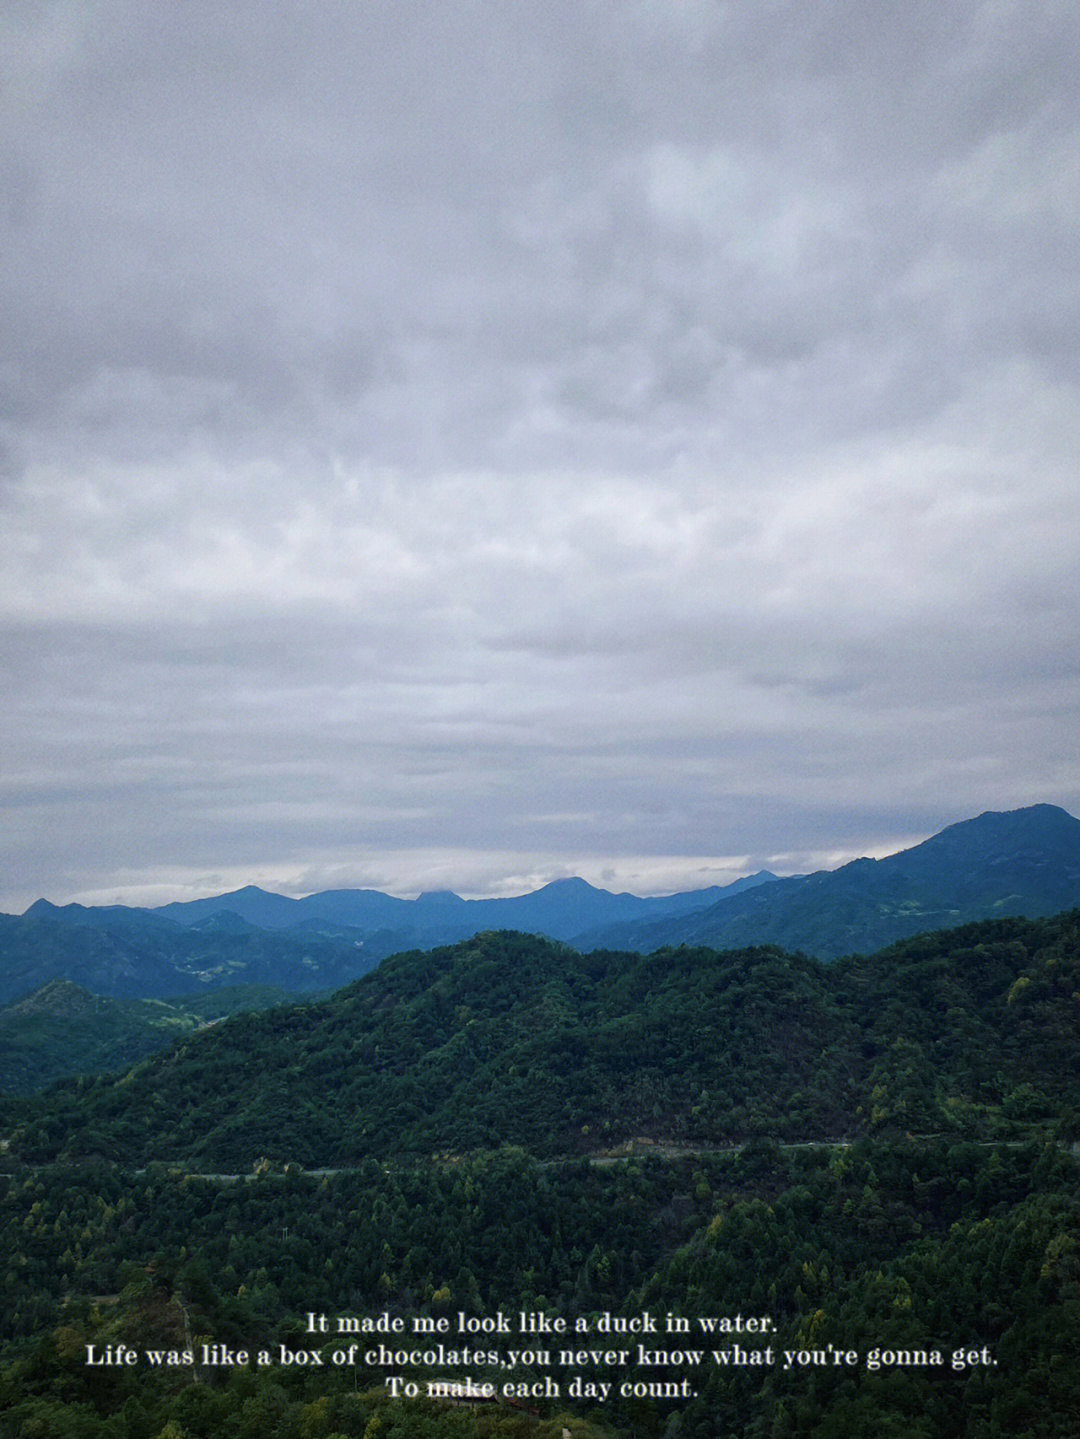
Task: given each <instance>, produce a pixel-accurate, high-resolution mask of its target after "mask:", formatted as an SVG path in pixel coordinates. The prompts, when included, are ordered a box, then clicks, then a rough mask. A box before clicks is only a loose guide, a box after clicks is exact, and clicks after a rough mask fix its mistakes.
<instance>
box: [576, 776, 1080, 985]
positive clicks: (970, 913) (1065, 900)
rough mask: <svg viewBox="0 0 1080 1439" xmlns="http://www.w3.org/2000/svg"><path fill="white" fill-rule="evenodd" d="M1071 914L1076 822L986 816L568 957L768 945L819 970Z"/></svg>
mask: <svg viewBox="0 0 1080 1439" xmlns="http://www.w3.org/2000/svg"><path fill="white" fill-rule="evenodd" d="M1076 905H1080V820H1077V819H1074V818H1073V816H1072V815H1071V814H1069V813H1068V812H1067V811H1066V810H1063V809H1059V808H1058V807H1057V806H1056V805H1050V804H1037V805H1032V806H1030V807H1029V808H1027V809H1019V810H1010V811H1007V812H1004V813H996V812H989V813H986V814H981V815H979V816H978V817H977V818H975V819H968V820H963V821H961V822H960V823H959V824H952V825H949V826H948V828H947V829H944V830H942V831H941V832H940V833H939V834H935V835H933V836H932V837H931V838H930V839H927V840H924V841H923V843H922V844H917V845H915V846H913V848H911V849H906V850H903V851H901V852H900V853H899V854H893V855H889V856H888V857H887V858H886V859H879V860H874V859H856V860H852V862H851V863H850V864H845V865H843V866H842V867H841V868H840V869H835V870H820V871H818V872H817V873H815V874H808V875H802V876H798V877H791V878H787V879H779V880H777V881H776V882H775V883H774V884H770V885H768V886H767V887H765V888H760V889H751V890H749V891H744V892H743V893H741V894H737V895H730V896H727V897H721V898H720V899H718V900H717V901H716V902H715V903H714V904H712V905H709V906H707V907H706V908H704V909H698V910H695V911H694V912H693V913H691V914H688V915H685V916H682V917H681V918H670V917H669V918H665V919H663V920H659V921H654V920H644V921H633V922H630V923H623V924H615V925H607V926H603V927H597V928H594V929H592V930H589V931H588V932H586V933H583V934H581V935H578V936H576V937H575V943H576V944H577V945H578V947H579V948H594V947H601V946H602V947H604V948H614V949H630V950H641V951H645V952H648V951H651V950H654V949H657V948H659V947H660V946H662V945H675V944H707V945H710V946H712V947H714V948H717V949H734V948H739V947H740V946H743V945H748V944H775V945H779V946H781V947H783V948H784V949H789V950H803V951H805V952H806V953H809V954H814V955H817V956H818V957H819V958H821V959H835V958H836V957H837V956H839V955H841V954H853V953H863V954H867V953H872V952H874V951H876V950H878V949H881V948H883V947H884V946H885V945H888V944H894V943H896V942H897V941H899V940H902V939H907V938H910V937H911V936H912V935H915V934H921V933H924V932H926V931H928V930H937V929H947V928H951V927H953V926H955V925H958V924H966V923H970V922H973V921H976V920H983V919H998V918H1001V917H1003V916H1006V915H1023V916H1025V917H1027V918H1029V919H1035V918H1038V917H1041V916H1044V915H1050V914H1057V913H1059V912H1061V911H1062V910H1066V909H1070V908H1072V907H1073V906H1076Z"/></svg>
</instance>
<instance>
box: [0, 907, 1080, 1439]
mask: <svg viewBox="0 0 1080 1439" xmlns="http://www.w3.org/2000/svg"><path fill="white" fill-rule="evenodd" d="M1078 1025H1080V915H1078V914H1076V913H1072V914H1066V915H1062V916H1059V917H1057V918H1054V919H1047V920H1039V921H1024V920H1000V921H993V922H989V923H983V924H979V925H973V926H967V927H964V928H962V929H959V930H953V931H947V932H944V933H940V934H933V935H926V936H921V937H919V938H917V939H914V940H910V941H906V942H904V943H903V944H900V945H897V946H894V947H893V948H892V949H890V950H886V951H883V952H882V953H880V954H878V955H874V956H870V957H852V958H848V959H844V960H841V961H838V962H837V963H835V964H832V965H822V964H821V963H819V962H818V961H815V960H812V959H809V958H807V957H806V956H801V955H791V954H785V953H783V952H781V951H777V950H773V949H748V950H741V951H736V952H732V953H725V954H718V953H716V952H714V951H710V950H704V949H675V950H666V951H660V952H658V953H656V954H653V955H650V956H641V955H637V954H621V953H611V952H599V953H595V954H590V955H580V954H577V953H575V952H574V951H572V950H570V949H567V948H566V947H565V946H561V945H558V944H553V943H551V942H548V941H544V940H539V939H537V938H535V937H529V936H523V935H516V934H488V935H479V936H476V937H475V938H473V939H472V940H469V941H466V942H464V943H462V944H459V945H455V946H453V947H451V948H447V949H444V950H439V951H436V952H434V953H426V954H418V953H411V954H405V955H400V956H395V957H394V958H392V959H391V960H389V961H387V962H386V963H384V964H383V965H382V966H381V967H380V969H379V970H377V971H374V972H373V973H372V974H370V975H367V976H365V977H364V978H363V979H361V980H360V981H359V982H358V983H356V984H354V985H352V986H350V987H349V988H348V989H347V990H344V991H342V992H341V993H340V994H338V995H336V996H334V997H333V998H331V999H329V1000H327V1001H325V1002H320V1003H317V1004H316V1003H309V1004H302V1005H290V1006H287V1007H284V1008H277V1009H273V1010H270V1011H267V1012H265V1013H245V1014H240V1015H236V1016H234V1017H232V1018H229V1019H227V1020H224V1021H222V1022H221V1023H220V1024H216V1025H214V1026H213V1027H211V1028H209V1029H205V1030H201V1031H199V1032H197V1033H193V1034H189V1035H185V1036H184V1037H182V1038H181V1039H180V1041H179V1042H178V1044H177V1045H176V1047H175V1048H174V1049H173V1050H171V1051H170V1052H168V1053H167V1054H165V1055H162V1056H157V1057H154V1058H151V1059H149V1060H146V1061H143V1062H141V1063H139V1064H137V1065H135V1067H134V1068H131V1069H129V1070H128V1071H126V1072H125V1073H123V1074H121V1075H119V1076H117V1077H112V1078H109V1077H93V1076H86V1077H83V1078H81V1079H73V1080H65V1081H63V1082H61V1083H60V1084H59V1085H57V1086H55V1087H54V1088H53V1089H52V1090H51V1091H50V1092H49V1093H47V1094H45V1095H43V1096H40V1097H34V1098H16V1097H12V1098H9V1099H7V1100H6V1101H5V1102H4V1107H3V1117H2V1126H0V1128H2V1134H3V1143H4V1148H3V1152H2V1154H0V1169H2V1173H0V1253H2V1254H3V1256H4V1259H3V1261H2V1263H3V1265H4V1271H5V1273H4V1279H5V1292H6V1296H7V1300H6V1304H5V1308H4V1312H3V1316H2V1319H0V1324H2V1330H0V1415H2V1416H3V1417H2V1418H0V1434H2V1435H4V1436H7V1435H11V1436H12V1439H15V1436H19V1439H22V1436H40V1439H51V1436H57V1439H71V1436H75V1439H79V1436H85V1439H217V1436H230V1435H237V1436H245V1439H246V1436H252V1439H254V1436H260V1439H261V1436H278V1435H280V1436H288V1439H316V1436H326V1439H340V1436H343V1435H344V1436H349V1439H352V1436H356V1439H377V1436H386V1439H397V1436H402V1439H404V1436H406V1435H451V1436H454V1435H460V1436H466V1435H468V1436H471V1435H492V1436H495V1435H508V1436H511V1435H513V1436H517V1435H535V1436H537V1439H565V1436H566V1433H567V1432H568V1433H569V1434H570V1435H571V1436H574V1439H578V1436H581V1439H588V1436H597V1435H606V1434H612V1435H614V1434H618V1435H623V1436H629V1435H636V1436H641V1439H645V1436H654V1435H655V1436H660V1439H683V1436H685V1439H698V1436H700V1439H711V1436H725V1439H726V1436H738V1439H744V1436H745V1439H787V1436H815V1439H833V1436H836V1439H839V1436H845V1439H846V1436H851V1439H862V1436H867V1439H869V1436H875V1439H876V1436H879V1435H883V1434H884V1435H895V1436H904V1439H909V1436H910V1439H952V1436H965V1439H999V1436H1006V1435H1007V1436H1010V1439H1013V1436H1035V1439H1044V1436H1045V1439H1050V1436H1055V1439H1056V1436H1061V1439H1064V1436H1070V1439H1071V1436H1072V1435H1074V1434H1075V1433H1076V1432H1078V1431H1080V1198H1078V1197H1077V1196H1078V1193H1080V1186H1078V1182H1077V1181H1078V1177H1080V1176H1078V1172H1077V1170H1078V1165H1077V1158H1076V1156H1075V1154H1074V1145H1073V1140H1074V1138H1075V1134H1076V1119H1077V1115H1078V1114H1080V1103H1078V1091H1077V1083H1078V1081H1077V1075H1076V1065H1075V1060H1076V1056H1077V1052H1078V1048H1077V1032H1078ZM820 1141H828V1142H820ZM317 1165H323V1166H326V1167H327V1172H324V1173H318V1172H310V1171H311V1170H312V1169H313V1167H314V1166H317ZM230 1170H231V1171H233V1173H232V1174H231V1176H230V1174H229V1173H228V1172H227V1171H230ZM199 1171H203V1172H202V1173H200V1172H199ZM503 1311H505V1312H506V1313H507V1314H511V1313H512V1314H514V1315H517V1314H518V1313H519V1312H521V1311H526V1312H528V1313H539V1314H542V1315H546V1316H548V1318H549V1319H550V1318H551V1317H559V1318H561V1319H563V1320H565V1321H566V1322H567V1323H568V1324H570V1325H574V1324H581V1325H583V1326H584V1327H583V1328H582V1329H580V1330H579V1331H578V1333H579V1334H581V1335H582V1336H583V1337H581V1338H580V1339H578V1340H577V1341H576V1344H575V1346H574V1351H575V1353H576V1357H575V1359H574V1361H573V1362H571V1361H570V1358H569V1355H570V1352H571V1351H567V1350H565V1349H564V1348H563V1347H562V1345H561V1344H560V1343H557V1342H556V1343H553V1342H551V1340H550V1339H544V1340H538V1341H535V1342H536V1344H537V1345H540V1344H541V1343H542V1344H543V1345H544V1352H545V1353H546V1354H547V1355H548V1360H547V1362H545V1363H544V1364H542V1365H540V1366H537V1365H536V1364H535V1363H529V1362H527V1361H524V1360H519V1361H508V1360H507V1358H506V1354H507V1348H506V1346H507V1345H508V1344H514V1343H517V1342H518V1341H515V1340H513V1339H510V1340H500V1341H499V1344H500V1346H501V1347H500V1348H499V1349H497V1350H496V1349H494V1348H492V1347H490V1346H482V1347H481V1348H480V1349H479V1350H476V1349H474V1351H473V1352H474V1354H479V1356H480V1357H479V1358H470V1360H469V1361H462V1362H460V1363H455V1362H453V1359H452V1360H451V1361H447V1362H445V1363H444V1362H439V1361H441V1359H442V1355H441V1354H440V1355H439V1356H436V1355H435V1353H434V1352H433V1351H431V1350H430V1346H429V1347H428V1348H426V1349H425V1350H424V1352H423V1354H420V1355H419V1356H414V1357H417V1358H418V1362H416V1363H410V1365H409V1366H408V1367H407V1368H406V1369H405V1372H406V1374H407V1375H408V1377H409V1378H410V1379H412V1380H415V1381H417V1382H418V1383H421V1384H422V1383H423V1382H424V1381H425V1380H426V1379H437V1380H440V1381H445V1380H446V1379H447V1376H448V1375H449V1376H450V1378H451V1379H454V1380H456V1381H464V1380H465V1379H467V1380H468V1381H469V1382H470V1383H473V1384H476V1385H483V1384H485V1383H490V1384H492V1385H494V1386H495V1389H496V1397H495V1399H493V1400H491V1401H488V1400H486V1399H485V1400H478V1401H475V1402H468V1403H455V1402H451V1401H450V1400H448V1399H447V1398H445V1397H443V1398H432V1397H427V1398H425V1397H424V1390H423V1388H421V1391H420V1396H419V1397H417V1398H415V1399H413V1398H405V1397H397V1398H394V1397H392V1396H391V1393H390V1390H389V1388H388V1385H387V1379H388V1377H390V1375H391V1367H390V1366H388V1365H387V1364H386V1363H382V1362H376V1361H377V1358H378V1356H377V1355H376V1353H375V1351H374V1350H370V1349H369V1347H368V1345H367V1344H361V1345H359V1346H358V1348H357V1351H356V1353H355V1355H354V1356H353V1358H352V1359H351V1361H350V1362H349V1363H342V1364H338V1363H336V1362H335V1360H334V1357H333V1356H334V1353H335V1352H336V1353H340V1352H341V1350H340V1348H337V1347H336V1346H338V1345H339V1344H340V1341H338V1340H336V1339H334V1338H333V1337H332V1334H324V1333H322V1332H314V1331H313V1329H312V1325H311V1319H310V1318H309V1316H314V1315H315V1314H319V1315H327V1316H330V1317H331V1324H332V1323H333V1317H334V1316H340V1315H350V1316H363V1315H367V1316H379V1315H381V1316H383V1318H384V1321H385V1323H386V1324H388V1325H390V1324H393V1323H394V1322H395V1321H397V1322H399V1323H400V1324H402V1325H403V1326H409V1325H412V1324H413V1323H414V1322H415V1321H417V1320H418V1318H419V1319H420V1320H422V1321H423V1323H425V1324H429V1325H431V1326H437V1325H438V1324H440V1323H442V1324H443V1325H445V1326H452V1328H451V1332H455V1333H456V1326H457V1325H458V1324H459V1322H460V1320H459V1316H465V1317H466V1318H467V1319H469V1320H474V1319H475V1320H476V1321H477V1322H478V1323H479V1322H480V1321H482V1320H486V1321H487V1322H489V1323H494V1322H495V1321H494V1318H493V1316H496V1315H498V1314H500V1313H501V1312H503ZM718 1315H723V1316H756V1317H757V1318H756V1319H755V1323H757V1322H758V1320H761V1319H762V1317H763V1316H767V1317H768V1324H769V1327H768V1329H764V1330H762V1329H759V1330H757V1331H756V1332H755V1331H749V1332H739V1333H737V1334H735V1335H733V1336H731V1335H729V1336H727V1337H726V1338H724V1339H723V1340H722V1341H720V1340H718V1339H717V1338H715V1337H712V1336H711V1334H709V1332H708V1331H707V1329H705V1328H703V1323H702V1322H703V1320H704V1321H707V1322H711V1321H712V1318H715V1316H718ZM643 1316H650V1322H654V1323H655V1324H656V1325H657V1326H659V1327H660V1329H661V1336H660V1337H659V1338H658V1337H656V1336H655V1335H654V1336H653V1337H652V1338H648V1337H645V1338H644V1342H645V1343H646V1344H647V1345H648V1344H653V1345H660V1346H662V1347H663V1349H664V1352H665V1354H667V1355H668V1358H667V1359H666V1360H664V1361H663V1362H658V1361H655V1360H654V1362H650V1351H648V1350H647V1351H646V1353H645V1354H644V1355H643V1354H642V1352H641V1350H640V1349H639V1347H638V1344H639V1342H642V1340H643V1336H642V1333H641V1326H642V1324H643V1323H645V1320H644V1319H643ZM667 1316H674V1317H675V1321H676V1324H681V1323H685V1324H686V1326H687V1328H686V1330H682V1329H678V1328H677V1329H676V1331H675V1333H676V1335H677V1341H676V1340H673V1339H672V1338H671V1337H670V1336H664V1335H663V1333H662V1328H663V1325H664V1323H665V1320H666V1317H667ZM634 1325H637V1326H638V1328H637V1329H636V1330H635V1328H634V1327H633V1326H634ZM620 1326H621V1327H620ZM407 1332H408V1331H407ZM429 1332H432V1333H434V1332H441V1331H438V1330H436V1329H435V1328H432V1329H431V1330H430V1331H429ZM612 1336H621V1337H612ZM695 1336H696V1338H695ZM492 1342H493V1343H494V1341H492ZM676 1342H677V1343H678V1344H679V1346H680V1347H679V1349H678V1351H677V1352H676V1353H675V1356H674V1357H672V1356H673V1345H674V1344H675V1343H676ZM204 1345H205V1346H209V1351H206V1350H204V1349H203V1346H204ZM695 1345H696V1347H695ZM281 1346H284V1349H285V1351H287V1353H288V1354H289V1355H290V1356H295V1355H298V1354H300V1353H305V1354H307V1355H308V1362H307V1363H304V1364H300V1363H298V1362H293V1363H287V1364H283V1363H281V1362H280V1356H281V1353H282V1350H281ZM518 1347H519V1348H520V1344H519V1345H518ZM613 1348H614V1350H615V1351H617V1352H618V1353H619V1354H620V1358H619V1360H618V1362H611V1361H610V1360H609V1359H607V1358H605V1354H606V1352H607V1351H608V1350H611V1349H613ZM148 1350H153V1351H155V1352H160V1353H161V1355H162V1356H163V1359H162V1362H161V1363H160V1364H151V1363H149V1362H148V1361H147V1360H146V1359H145V1357H144V1356H145V1352H146V1351H148ZM259 1350H262V1351H263V1352H265V1354H266V1356H267V1360H268V1362H266V1363H260V1362H258V1360H257V1359H256V1358H255V1355H256V1352H257V1351H259ZM238 1351H243V1352H244V1353H245V1354H246V1355H247V1358H246V1359H245V1360H244V1361H241V1362H236V1363H220V1364H214V1363H203V1362H202V1357H203V1356H204V1355H205V1354H206V1353H207V1352H209V1353H210V1354H211V1355H215V1354H220V1353H222V1352H224V1353H225V1354H227V1355H229V1356H230V1357H232V1358H235V1356H236V1355H237V1353H238ZM128 1352H134V1353H135V1355H136V1362H135V1363H134V1364H132V1365H130V1366H129V1365H128V1364H127V1363H125V1362H123V1361H122V1360H118V1361H117V1362H115V1363H114V1362H111V1356H115V1355H117V1354H120V1355H123V1354H125V1353H128ZM652 1353H653V1355H654V1356H655V1350H653V1351H652ZM590 1354H591V1355H592V1356H593V1357H592V1358H589V1357H588V1356H589V1355H590ZM695 1354H696V1355H699V1356H700V1358H699V1359H696V1360H695V1359H694V1358H692V1357H691V1358H687V1355H690V1356H693V1355H695ZM714 1354H716V1355H721V1356H722V1355H725V1354H726V1355H727V1358H726V1359H724V1358H714ZM169 1355H171V1356H172V1359H173V1361H174V1362H172V1363H170V1362H168V1359H167V1358H166V1357H165V1356H169ZM188 1355H190V1356H191V1358H190V1361H189V1360H188V1359H187V1358H186V1356H188ZM316 1355H317V1356H318V1359H316V1358H315V1357H314V1356H316ZM785 1355H790V1356H791V1359H790V1361H786V1360H785V1357H784V1356H785ZM103 1356H108V1357H109V1358H110V1362H104V1359H103ZM755 1356H756V1357H755ZM796 1356H799V1357H796ZM818 1356H820V1359H819V1358H818ZM457 1357H459V1355H458V1353H457V1351H455V1354H454V1358H457ZM88 1360H89V1361H91V1362H88ZM318 1360H321V1361H322V1362H321V1363H320V1362H318ZM426 1360H430V1361H431V1362H426ZM369 1361H371V1362H369ZM401 1368H402V1366H401V1365H397V1366H396V1367H395V1371H394V1372H397V1371H399V1370H401ZM538 1376H539V1377H540V1378H542V1379H544V1381H545V1383H546V1384H547V1386H548V1387H547V1392H546V1394H541V1393H538V1392H537V1388H538V1387H539V1386H537V1387H536V1388H532V1387H529V1386H530V1385H532V1384H533V1383H534V1381H536V1380H537V1377H538ZM575 1376H576V1377H577V1379H578V1381H579V1383H583V1386H584V1387H583V1388H582V1389H581V1390H580V1392H575V1391H573V1390H572V1389H571V1383H572V1382H573V1378H574V1377H575ZM519 1381H520V1382H521V1383H522V1384H523V1385H524V1386H525V1387H526V1388H528V1397H526V1398H522V1397H520V1394H521V1392H523V1391H517V1392H518V1395H519V1397H514V1396H513V1395H507V1394H504V1393H503V1392H502V1387H501V1386H502V1385H503V1384H504V1382H506V1383H508V1384H510V1385H511V1386H513V1385H514V1384H517V1383H518V1382H519ZM605 1384H608V1385H610V1386H611V1387H610V1388H609V1389H608V1390H606V1391H605V1390H604V1389H603V1386H604V1385H605ZM589 1386H591V1387H589ZM665 1386H666V1387H665ZM620 1390H624V1392H620Z"/></svg>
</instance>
